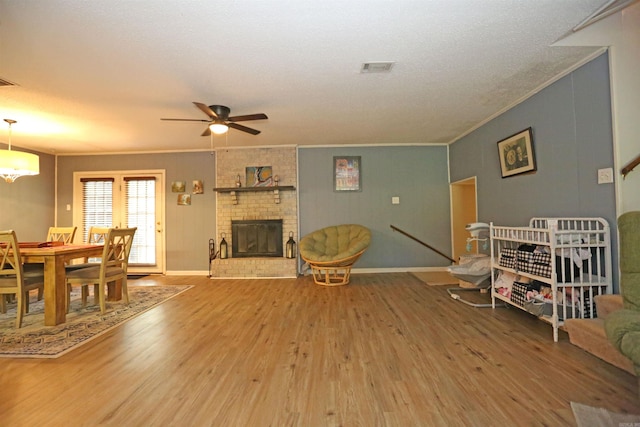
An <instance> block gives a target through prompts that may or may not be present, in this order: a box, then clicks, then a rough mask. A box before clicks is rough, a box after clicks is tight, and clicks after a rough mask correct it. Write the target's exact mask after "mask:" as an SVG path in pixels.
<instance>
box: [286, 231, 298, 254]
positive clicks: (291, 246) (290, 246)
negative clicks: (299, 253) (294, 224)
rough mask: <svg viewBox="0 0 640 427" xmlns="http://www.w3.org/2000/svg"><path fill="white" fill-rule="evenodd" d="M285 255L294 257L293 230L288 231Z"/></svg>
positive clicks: (294, 242)
mask: <svg viewBox="0 0 640 427" xmlns="http://www.w3.org/2000/svg"><path fill="white" fill-rule="evenodd" d="M285 256H286V257H287V258H295V257H296V241H295V240H293V231H290V232H289V240H287V245H286V252H285Z"/></svg>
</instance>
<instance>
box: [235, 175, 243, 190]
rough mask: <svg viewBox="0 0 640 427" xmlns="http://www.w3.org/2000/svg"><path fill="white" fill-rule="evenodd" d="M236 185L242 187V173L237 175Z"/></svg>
mask: <svg viewBox="0 0 640 427" xmlns="http://www.w3.org/2000/svg"><path fill="white" fill-rule="evenodd" d="M236 187H237V188H240V187H242V183H241V182H240V175H238V176H236Z"/></svg>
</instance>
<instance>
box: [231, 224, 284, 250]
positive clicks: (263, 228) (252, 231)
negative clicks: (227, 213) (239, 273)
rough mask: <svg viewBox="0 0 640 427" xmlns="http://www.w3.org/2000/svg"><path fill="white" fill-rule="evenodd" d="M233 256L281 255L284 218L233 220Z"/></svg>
mask: <svg viewBox="0 0 640 427" xmlns="http://www.w3.org/2000/svg"><path fill="white" fill-rule="evenodd" d="M231 256H232V257H233V258H248V257H281V256H283V252H282V220H281V219H267V220H255V221H252V220H248V221H231Z"/></svg>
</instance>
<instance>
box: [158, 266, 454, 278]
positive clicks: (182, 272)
mask: <svg viewBox="0 0 640 427" xmlns="http://www.w3.org/2000/svg"><path fill="white" fill-rule="evenodd" d="M448 268H449V267H392V268H353V269H351V274H372V273H411V272H440V271H447V269H448ZM165 275H166V276H208V275H209V272H208V271H206V270H205V271H199V270H173V271H167V272H166V273H165ZM301 276H302V274H301ZM295 277H296V276H277V277H255V276H250V277H244V276H242V277H211V278H212V279H293V278H295Z"/></svg>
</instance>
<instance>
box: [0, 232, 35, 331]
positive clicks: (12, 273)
mask: <svg viewBox="0 0 640 427" xmlns="http://www.w3.org/2000/svg"><path fill="white" fill-rule="evenodd" d="M33 289H38V291H39V294H41V293H42V290H43V289H44V276H42V275H40V276H36V275H34V276H30V277H25V276H24V273H23V268H22V260H21V257H20V246H19V245H18V238H17V237H16V233H15V231H13V230H8V231H0V312H2V313H4V312H6V301H5V296H6V295H15V298H16V302H17V306H16V328H20V327H21V326H22V318H23V316H24V314H25V313H28V312H29V291H31V290H33Z"/></svg>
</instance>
